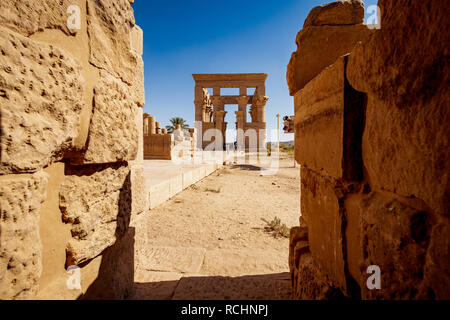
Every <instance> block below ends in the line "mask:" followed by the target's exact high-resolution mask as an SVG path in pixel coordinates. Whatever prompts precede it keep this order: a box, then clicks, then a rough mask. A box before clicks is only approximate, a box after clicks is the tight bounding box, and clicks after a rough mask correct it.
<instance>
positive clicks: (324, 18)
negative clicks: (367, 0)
mask: <svg viewBox="0 0 450 320" xmlns="http://www.w3.org/2000/svg"><path fill="white" fill-rule="evenodd" d="M363 22H364V4H363V2H362V1H361V0H343V1H335V2H331V3H328V4H326V5H323V6H318V7H315V8H314V9H312V10H311V12H310V13H309V14H308V17H306V20H305V23H304V24H303V28H306V27H309V26H322V25H353V24H363Z"/></svg>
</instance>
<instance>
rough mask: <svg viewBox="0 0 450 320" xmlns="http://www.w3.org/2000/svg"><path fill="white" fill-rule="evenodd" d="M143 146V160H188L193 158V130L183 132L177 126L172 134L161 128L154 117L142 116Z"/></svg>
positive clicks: (194, 139)
mask: <svg viewBox="0 0 450 320" xmlns="http://www.w3.org/2000/svg"><path fill="white" fill-rule="evenodd" d="M143 139H144V141H143V144H144V159H145V160H155V159H158V160H173V159H174V158H178V159H185V160H189V159H191V158H194V156H195V149H196V134H195V129H194V128H189V129H188V130H187V131H183V130H182V129H181V128H180V126H179V125H177V126H176V128H175V130H174V131H173V132H167V129H165V128H161V123H159V122H156V120H155V117H154V116H150V114H148V113H144V115H143Z"/></svg>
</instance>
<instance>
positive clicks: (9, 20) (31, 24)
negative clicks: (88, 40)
mask: <svg viewBox="0 0 450 320" xmlns="http://www.w3.org/2000/svg"><path fill="white" fill-rule="evenodd" d="M72 4H74V1H70V0H59V1H55V0H43V1H35V0H2V5H1V10H0V25H2V26H5V27H8V28H9V29H11V30H13V31H15V32H18V33H21V34H22V35H24V36H29V35H32V34H33V33H36V32H37V31H43V30H44V29H59V30H61V31H62V32H64V33H65V34H67V35H70V34H72V33H74V32H75V31H74V30H69V29H68V28H67V19H68V17H69V14H67V8H68V7H69V6H70V5H72Z"/></svg>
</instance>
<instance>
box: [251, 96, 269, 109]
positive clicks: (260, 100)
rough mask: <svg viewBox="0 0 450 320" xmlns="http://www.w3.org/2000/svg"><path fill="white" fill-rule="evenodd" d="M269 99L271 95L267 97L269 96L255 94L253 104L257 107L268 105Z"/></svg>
mask: <svg viewBox="0 0 450 320" xmlns="http://www.w3.org/2000/svg"><path fill="white" fill-rule="evenodd" d="M267 101H269V97H267V96H255V97H253V104H254V105H255V106H256V107H264V106H265V105H266V103H267Z"/></svg>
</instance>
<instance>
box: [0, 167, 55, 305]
mask: <svg viewBox="0 0 450 320" xmlns="http://www.w3.org/2000/svg"><path fill="white" fill-rule="evenodd" d="M46 185H47V175H46V174H45V173H43V172H38V173H35V174H34V175H24V176H7V177H5V176H4V177H0V215H1V219H0V299H31V298H33V297H34V295H35V294H36V293H37V291H38V286H39V284H38V282H39V277H40V275H41V272H42V257H41V243H40V236H39V218H40V216H39V214H40V208H41V205H42V203H43V202H44V200H45V198H46V192H45V190H46Z"/></svg>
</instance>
